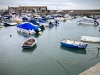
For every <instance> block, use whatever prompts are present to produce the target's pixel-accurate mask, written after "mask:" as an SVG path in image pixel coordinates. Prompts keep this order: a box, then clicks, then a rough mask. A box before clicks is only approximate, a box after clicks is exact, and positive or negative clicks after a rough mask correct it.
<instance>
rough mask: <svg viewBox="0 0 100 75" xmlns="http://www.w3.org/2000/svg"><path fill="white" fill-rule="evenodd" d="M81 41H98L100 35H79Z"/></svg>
mask: <svg viewBox="0 0 100 75" xmlns="http://www.w3.org/2000/svg"><path fill="white" fill-rule="evenodd" d="M81 41H86V42H100V37H91V36H81Z"/></svg>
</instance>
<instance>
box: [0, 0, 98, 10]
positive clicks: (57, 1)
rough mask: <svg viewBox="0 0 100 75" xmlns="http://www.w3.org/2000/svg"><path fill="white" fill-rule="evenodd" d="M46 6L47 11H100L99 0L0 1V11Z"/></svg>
mask: <svg viewBox="0 0 100 75" xmlns="http://www.w3.org/2000/svg"><path fill="white" fill-rule="evenodd" d="M19 5H20V6H47V9H48V10H59V9H60V10H82V9H83V10H84V9H100V0H0V9H7V8H8V6H10V7H18V6H19Z"/></svg>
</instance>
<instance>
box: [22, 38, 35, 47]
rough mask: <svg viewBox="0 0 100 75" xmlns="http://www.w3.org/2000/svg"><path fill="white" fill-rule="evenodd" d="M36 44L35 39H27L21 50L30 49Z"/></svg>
mask: <svg viewBox="0 0 100 75" xmlns="http://www.w3.org/2000/svg"><path fill="white" fill-rule="evenodd" d="M36 42H37V39H36V38H29V39H27V40H25V41H24V42H23V44H22V48H31V47H33V46H34V45H35V44H36Z"/></svg>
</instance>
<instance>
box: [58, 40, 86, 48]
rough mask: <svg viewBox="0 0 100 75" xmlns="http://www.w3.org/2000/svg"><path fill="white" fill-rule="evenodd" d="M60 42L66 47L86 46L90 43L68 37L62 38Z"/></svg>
mask: <svg viewBox="0 0 100 75" xmlns="http://www.w3.org/2000/svg"><path fill="white" fill-rule="evenodd" d="M60 43H61V44H62V45H64V46H66V47H71V48H86V47H87V45H88V44H87V43H83V42H78V41H74V40H66V39H63V40H61V42H60Z"/></svg>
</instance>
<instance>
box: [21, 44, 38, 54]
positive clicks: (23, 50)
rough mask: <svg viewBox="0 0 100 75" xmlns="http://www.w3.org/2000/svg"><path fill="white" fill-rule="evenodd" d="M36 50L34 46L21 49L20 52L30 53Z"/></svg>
mask: <svg viewBox="0 0 100 75" xmlns="http://www.w3.org/2000/svg"><path fill="white" fill-rule="evenodd" d="M36 48H37V45H36V44H35V45H34V46H33V47H32V48H29V49H22V52H27V53H32V52H33V51H34V50H35V49H36Z"/></svg>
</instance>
